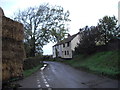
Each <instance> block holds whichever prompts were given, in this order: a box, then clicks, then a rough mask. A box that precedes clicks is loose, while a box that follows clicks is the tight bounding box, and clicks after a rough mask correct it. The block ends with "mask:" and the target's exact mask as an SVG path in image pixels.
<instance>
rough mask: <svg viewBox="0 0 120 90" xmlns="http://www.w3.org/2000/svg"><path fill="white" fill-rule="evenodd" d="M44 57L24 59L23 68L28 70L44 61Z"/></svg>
mask: <svg viewBox="0 0 120 90" xmlns="http://www.w3.org/2000/svg"><path fill="white" fill-rule="evenodd" d="M42 60H43V57H42V56H41V57H29V58H26V59H25V60H24V63H23V69H24V70H28V69H32V68H33V67H36V66H38V65H39V64H40V63H42Z"/></svg>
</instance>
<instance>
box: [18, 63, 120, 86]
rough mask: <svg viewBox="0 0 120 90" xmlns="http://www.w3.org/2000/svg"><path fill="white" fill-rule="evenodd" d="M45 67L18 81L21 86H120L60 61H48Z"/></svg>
mask: <svg viewBox="0 0 120 90" xmlns="http://www.w3.org/2000/svg"><path fill="white" fill-rule="evenodd" d="M45 63H47V64H45V65H44V67H43V68H41V69H40V70H39V71H38V72H36V73H34V74H33V75H31V76H29V77H27V78H25V79H23V80H20V81H18V82H17V83H19V84H20V85H21V86H22V87H21V88H118V81H117V80H112V79H110V78H106V77H102V76H98V75H94V74H91V73H87V72H84V71H80V70H77V69H74V68H72V67H70V66H69V65H65V64H63V63H59V62H51V61H46V62H45Z"/></svg>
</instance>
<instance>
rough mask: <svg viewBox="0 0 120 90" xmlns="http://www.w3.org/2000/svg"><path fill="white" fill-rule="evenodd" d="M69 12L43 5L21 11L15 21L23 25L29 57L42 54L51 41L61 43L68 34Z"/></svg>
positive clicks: (57, 7) (59, 7)
mask: <svg viewBox="0 0 120 90" xmlns="http://www.w3.org/2000/svg"><path fill="white" fill-rule="evenodd" d="M69 15H70V13H69V11H66V12H65V11H64V9H63V7H61V6H50V5H49V4H43V5H40V6H39V7H30V8H28V9H26V10H25V11H19V12H18V13H17V14H16V15H15V17H14V19H15V20H16V21H19V22H21V23H23V25H24V29H25V40H24V42H25V48H26V54H27V56H35V54H36V53H37V54H38V53H40V54H41V53H42V47H43V46H44V45H45V44H47V43H48V42H50V41H53V42H59V41H60V40H62V39H64V36H65V34H66V33H67V32H68V29H67V22H69V21H70V19H69Z"/></svg>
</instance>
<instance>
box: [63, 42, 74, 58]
mask: <svg viewBox="0 0 120 90" xmlns="http://www.w3.org/2000/svg"><path fill="white" fill-rule="evenodd" d="M65 51H66V55H65ZM67 52H69V54H67ZM62 58H72V50H71V42H69V47H68V46H67V43H65V47H63V57H62Z"/></svg>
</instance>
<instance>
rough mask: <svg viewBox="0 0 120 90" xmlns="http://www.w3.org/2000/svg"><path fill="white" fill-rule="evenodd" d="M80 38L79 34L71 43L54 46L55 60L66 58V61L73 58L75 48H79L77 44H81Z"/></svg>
mask: <svg viewBox="0 0 120 90" xmlns="http://www.w3.org/2000/svg"><path fill="white" fill-rule="evenodd" d="M68 38H69V37H68ZM68 38H67V39H68ZM79 38H80V34H79V33H78V34H76V35H75V36H74V38H72V40H70V41H69V42H65V43H59V44H56V45H54V46H53V58H56V57H57V56H58V57H60V58H65V59H67V58H72V57H73V51H74V50H75V47H77V44H78V43H79ZM68 43H69V44H68ZM63 44H64V45H63ZM56 53H57V55H56Z"/></svg>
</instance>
